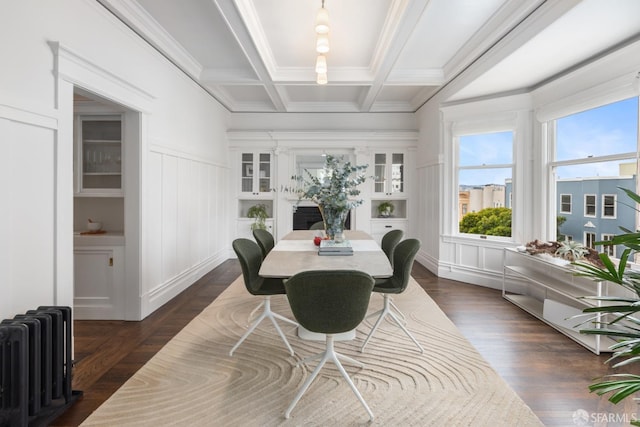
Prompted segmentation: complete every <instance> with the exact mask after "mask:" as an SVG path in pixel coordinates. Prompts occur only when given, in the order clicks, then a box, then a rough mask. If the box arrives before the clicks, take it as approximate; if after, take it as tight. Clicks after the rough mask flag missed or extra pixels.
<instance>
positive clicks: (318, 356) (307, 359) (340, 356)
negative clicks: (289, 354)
mask: <svg viewBox="0 0 640 427" xmlns="http://www.w3.org/2000/svg"><path fill="white" fill-rule="evenodd" d="M323 356H324V352H323V353H318V354H313V355H311V356H307V357H305V358H304V359H302V360H300V361H299V362H298V363H296V366H300V365H303V364H305V363H308V362H311V361H312V360H317V359H321V358H322V357H323ZM336 356H338V359H340V360H343V361H345V362H349V363H351V364H352V365H355V366H357V367H358V368H364V363H362V362H359V361H357V360H356V359H353V358H351V357H349V356H345V355H344V354H340V353H336Z"/></svg>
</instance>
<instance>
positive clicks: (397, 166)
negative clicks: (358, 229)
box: [371, 150, 409, 243]
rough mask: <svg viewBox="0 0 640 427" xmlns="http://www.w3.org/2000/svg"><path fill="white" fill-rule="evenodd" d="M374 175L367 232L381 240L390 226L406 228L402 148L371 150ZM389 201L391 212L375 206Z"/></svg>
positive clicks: (406, 212)
mask: <svg viewBox="0 0 640 427" xmlns="http://www.w3.org/2000/svg"><path fill="white" fill-rule="evenodd" d="M372 159H373V167H374V178H373V183H372V192H371V235H372V236H373V238H374V239H376V240H377V241H378V243H379V242H380V241H381V239H382V236H384V235H385V234H386V233H387V232H389V231H391V230H397V229H399V230H402V231H404V232H405V234H406V233H407V231H408V222H407V221H408V219H407V214H408V208H407V204H408V200H407V195H408V194H409V193H408V191H407V175H406V170H407V168H406V161H407V153H406V152H405V151H400V150H393V151H382V150H380V151H375V152H374V153H373V155H372ZM382 203H391V204H392V205H393V212H391V213H390V214H389V215H388V216H385V214H381V213H380V211H379V209H378V207H379V206H380V205H381V204H382Z"/></svg>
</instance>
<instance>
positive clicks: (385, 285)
mask: <svg viewBox="0 0 640 427" xmlns="http://www.w3.org/2000/svg"><path fill="white" fill-rule="evenodd" d="M419 249H420V241H419V240H418V239H407V240H403V241H402V242H400V243H398V246H396V249H395V251H394V253H393V276H391V277H389V278H387V279H377V280H376V281H375V286H374V287H373V292H380V293H382V294H383V296H384V305H383V308H382V309H381V310H379V311H377V312H376V313H373V314H372V316H378V320H376V323H375V324H374V325H373V328H372V329H371V332H369V335H367V338H366V339H365V340H364V343H363V344H362V347H361V348H360V351H364V348H365V347H366V346H367V343H368V342H369V340H370V339H371V337H372V336H373V334H374V333H375V331H376V330H377V329H378V326H380V323H381V322H382V320H384V318H385V317H387V316H389V317H391V319H393V320H394V321H395V323H396V324H397V325H398V326H399V327H400V328H401V329H402V330H403V331H404V333H405V334H407V336H408V337H409V338H411V340H412V341H413V342H414V344H415V345H416V346H418V348H419V349H420V353H423V352H424V348H422V346H421V345H420V343H419V342H418V341H417V340H416V339H415V338H414V337H413V335H411V333H410V332H409V331H408V330H407V328H406V327H405V326H404V325H403V324H402V322H401V321H400V319H399V318H398V315H397V314H396V313H394V312H393V310H392V307H391V299H390V296H391V295H392V294H400V293H402V292H404V291H405V289H407V285H408V284H409V278H410V277H411V267H412V266H413V260H414V259H415V257H416V254H417V253H418V250H419Z"/></svg>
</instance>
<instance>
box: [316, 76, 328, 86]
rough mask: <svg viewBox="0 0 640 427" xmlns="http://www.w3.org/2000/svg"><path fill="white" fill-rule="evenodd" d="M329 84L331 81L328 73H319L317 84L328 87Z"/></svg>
mask: <svg viewBox="0 0 640 427" xmlns="http://www.w3.org/2000/svg"><path fill="white" fill-rule="evenodd" d="M328 82H329V79H328V78H327V73H318V78H317V80H316V83H318V84H319V85H326V84H327V83H328Z"/></svg>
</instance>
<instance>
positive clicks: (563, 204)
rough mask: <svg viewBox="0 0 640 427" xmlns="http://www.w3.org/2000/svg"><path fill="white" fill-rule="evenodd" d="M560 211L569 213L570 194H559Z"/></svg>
mask: <svg viewBox="0 0 640 427" xmlns="http://www.w3.org/2000/svg"><path fill="white" fill-rule="evenodd" d="M560 213H571V194H561V195H560Z"/></svg>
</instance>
